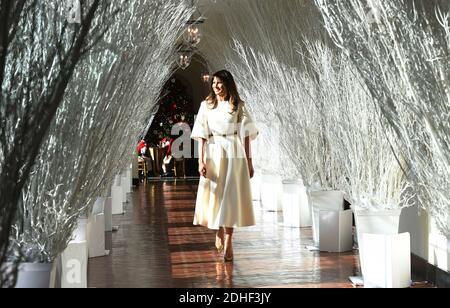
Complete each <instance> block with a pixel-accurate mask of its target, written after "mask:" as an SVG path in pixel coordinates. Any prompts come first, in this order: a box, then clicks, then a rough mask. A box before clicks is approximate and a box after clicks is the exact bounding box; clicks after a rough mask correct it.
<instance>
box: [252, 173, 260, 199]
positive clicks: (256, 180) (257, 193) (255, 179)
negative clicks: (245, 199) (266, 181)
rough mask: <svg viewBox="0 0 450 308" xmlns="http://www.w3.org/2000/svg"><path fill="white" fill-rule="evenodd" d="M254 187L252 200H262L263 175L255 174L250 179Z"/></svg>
mask: <svg viewBox="0 0 450 308" xmlns="http://www.w3.org/2000/svg"><path fill="white" fill-rule="evenodd" d="M250 184H251V187H252V200H253V201H261V175H259V174H255V175H254V177H253V178H252V179H251V180H250Z"/></svg>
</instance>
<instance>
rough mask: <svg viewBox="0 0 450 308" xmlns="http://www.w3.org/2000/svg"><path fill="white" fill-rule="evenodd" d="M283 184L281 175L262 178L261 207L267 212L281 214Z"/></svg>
mask: <svg viewBox="0 0 450 308" xmlns="http://www.w3.org/2000/svg"><path fill="white" fill-rule="evenodd" d="M282 198H283V183H282V179H281V176H279V175H266V174H264V175H263V176H262V178H261V206H262V208H263V209H264V210H266V211H272V212H281V211H282V209H283V204H282V203H283V200H282Z"/></svg>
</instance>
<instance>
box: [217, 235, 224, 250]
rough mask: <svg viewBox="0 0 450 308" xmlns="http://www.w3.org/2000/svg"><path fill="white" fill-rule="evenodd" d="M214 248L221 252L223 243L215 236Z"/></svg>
mask: <svg viewBox="0 0 450 308" xmlns="http://www.w3.org/2000/svg"><path fill="white" fill-rule="evenodd" d="M216 249H217V252H218V253H221V252H222V251H223V244H222V243H221V239H220V238H216Z"/></svg>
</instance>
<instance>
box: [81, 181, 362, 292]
mask: <svg viewBox="0 0 450 308" xmlns="http://www.w3.org/2000/svg"><path fill="white" fill-rule="evenodd" d="M197 183H198V180H184V181H183V180H182V181H167V182H149V183H148V184H147V185H145V186H143V185H141V186H139V187H138V188H134V191H133V193H132V194H131V195H129V196H128V200H129V203H127V204H126V208H125V209H126V213H125V214H124V215H121V216H115V217H114V221H113V223H114V225H115V226H119V230H118V232H115V233H113V234H108V236H107V249H111V253H110V255H109V256H107V257H102V258H95V259H90V260H89V268H88V286H89V287H90V288H103V287H108V288H109V287H115V288H118V287H126V288H129V287H138V288H229V287H231V288H253V287H289V288H290V287H295V288H301V287H313V288H314V287H318V288H323V287H331V288H346V287H348V288H351V287H352V284H351V283H350V281H349V280H348V277H349V276H355V275H357V274H358V258H357V252H355V251H354V252H350V253H341V254H335V253H319V252H310V251H308V250H307V249H306V248H305V247H306V246H308V245H312V233H311V228H306V229H296V228H285V227H283V226H282V224H281V222H280V221H281V219H280V214H278V213H272V212H266V211H262V210H260V207H259V205H258V204H255V216H256V220H257V225H256V226H254V227H251V228H243V229H238V230H237V231H236V232H235V237H234V254H235V260H234V262H233V263H224V262H223V260H222V258H221V257H220V255H219V254H218V253H217V252H216V251H215V247H214V232H212V231H208V230H207V229H205V228H202V227H195V226H193V225H192V220H193V214H194V205H195V197H196V192H197Z"/></svg>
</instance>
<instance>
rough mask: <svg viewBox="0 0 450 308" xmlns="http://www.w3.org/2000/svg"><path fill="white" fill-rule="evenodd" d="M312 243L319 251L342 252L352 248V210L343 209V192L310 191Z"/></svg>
mask: <svg viewBox="0 0 450 308" xmlns="http://www.w3.org/2000/svg"><path fill="white" fill-rule="evenodd" d="M310 201H311V207H312V214H313V215H312V216H313V219H312V224H313V238H314V243H315V245H316V246H318V248H319V250H320V251H328V252H344V251H350V250H352V249H353V237H352V211H351V210H346V211H344V193H343V192H341V191H315V192H311V193H310Z"/></svg>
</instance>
